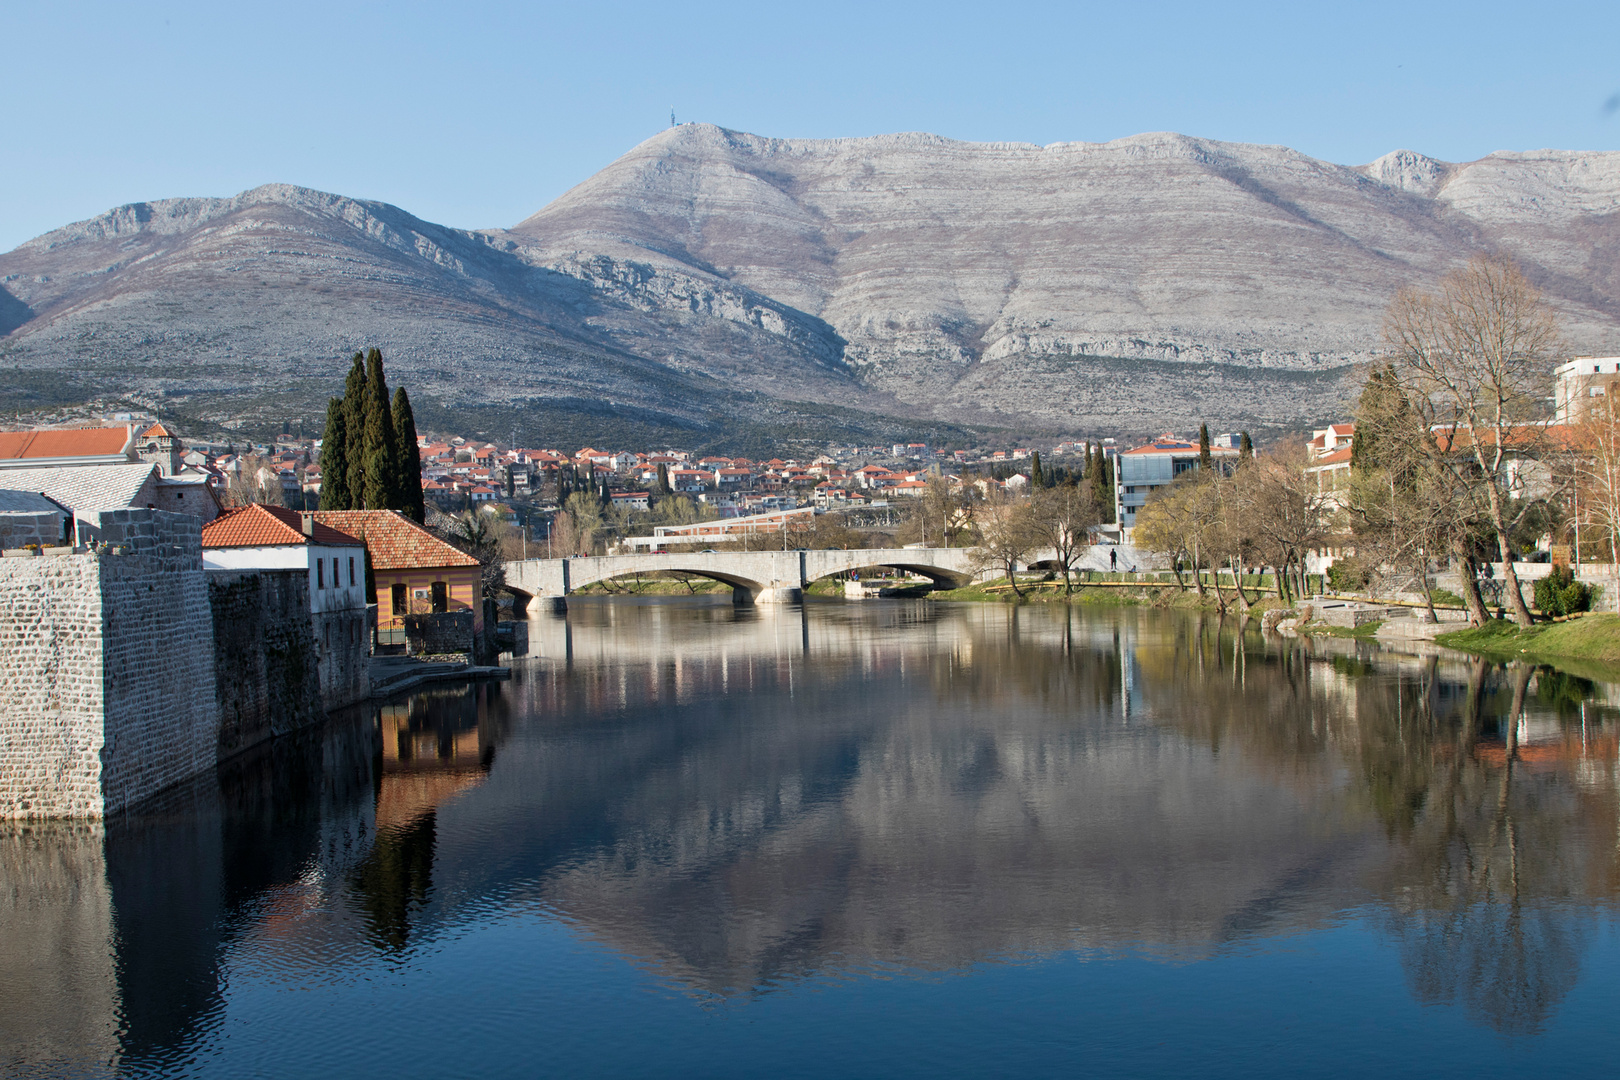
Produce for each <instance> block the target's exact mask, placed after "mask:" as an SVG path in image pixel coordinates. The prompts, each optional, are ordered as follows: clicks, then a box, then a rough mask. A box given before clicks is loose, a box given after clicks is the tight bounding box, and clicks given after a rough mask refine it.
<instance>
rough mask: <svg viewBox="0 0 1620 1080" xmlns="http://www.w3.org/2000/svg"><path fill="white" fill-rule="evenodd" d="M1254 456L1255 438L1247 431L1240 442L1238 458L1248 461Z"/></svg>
mask: <svg viewBox="0 0 1620 1080" xmlns="http://www.w3.org/2000/svg"><path fill="white" fill-rule="evenodd" d="M1252 457H1254V440H1253V439H1251V438H1249V433H1248V432H1247V431H1245V432H1244V433H1243V436H1242V438H1241V440H1240V441H1239V442H1238V460H1239V461H1248V460H1249V459H1250V458H1252Z"/></svg>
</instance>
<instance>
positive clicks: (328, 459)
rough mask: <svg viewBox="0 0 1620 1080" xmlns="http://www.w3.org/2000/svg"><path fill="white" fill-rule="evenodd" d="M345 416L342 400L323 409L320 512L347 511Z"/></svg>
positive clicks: (347, 465) (347, 457)
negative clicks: (324, 426)
mask: <svg viewBox="0 0 1620 1080" xmlns="http://www.w3.org/2000/svg"><path fill="white" fill-rule="evenodd" d="M353 505H354V504H353V501H352V500H351V498H350V496H349V414H348V410H347V409H345V408H344V405H343V399H342V398H333V399H332V400H331V401H330V402H329V403H328V404H327V406H326V431H325V433H324V434H323V435H322V436H321V509H322V510H349V509H352V507H353Z"/></svg>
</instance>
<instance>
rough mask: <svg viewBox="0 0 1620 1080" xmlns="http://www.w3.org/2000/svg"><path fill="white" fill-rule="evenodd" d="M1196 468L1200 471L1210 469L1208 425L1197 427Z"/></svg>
mask: <svg viewBox="0 0 1620 1080" xmlns="http://www.w3.org/2000/svg"><path fill="white" fill-rule="evenodd" d="M1198 467H1199V468H1200V469H1208V468H1209V467H1210V456H1209V425H1208V424H1199V425H1198Z"/></svg>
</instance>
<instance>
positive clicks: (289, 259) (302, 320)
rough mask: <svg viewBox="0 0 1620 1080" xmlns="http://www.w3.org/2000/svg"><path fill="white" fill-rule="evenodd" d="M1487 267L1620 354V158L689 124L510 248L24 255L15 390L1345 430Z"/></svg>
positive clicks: (245, 202)
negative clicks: (1402, 330) (1461, 274)
mask: <svg viewBox="0 0 1620 1080" xmlns="http://www.w3.org/2000/svg"><path fill="white" fill-rule="evenodd" d="M1491 249H1502V250H1506V251H1508V252H1510V253H1511V254H1513V255H1514V256H1515V257H1517V258H1518V259H1520V260H1521V262H1522V263H1523V264H1524V265H1525V267H1526V269H1527V270H1528V272H1529V273H1530V274H1531V276H1532V277H1533V278H1535V279H1536V280H1537V281H1538V282H1539V283H1540V284H1541V285H1542V286H1543V287H1544V288H1545V289H1546V290H1547V291H1548V293H1549V295H1550V296H1551V297H1552V298H1553V299H1554V300H1555V302H1556V303H1558V305H1559V306H1560V307H1561V308H1562V309H1563V311H1564V312H1565V315H1566V318H1567V325H1568V331H1569V337H1570V340H1571V344H1572V346H1573V347H1574V348H1575V349H1577V350H1579V351H1608V350H1611V349H1616V348H1617V347H1620V276H1617V270H1616V256H1617V254H1620V154H1614V153H1575V152H1566V151H1539V152H1534V153H1501V154H1493V155H1491V156H1490V157H1487V158H1484V159H1482V160H1480V161H1477V162H1473V163H1469V164H1463V165H1456V164H1449V163H1445V162H1438V161H1434V160H1432V159H1429V158H1425V157H1423V156H1421V155H1419V154H1415V153H1411V152H1409V151H1398V152H1396V153H1393V154H1389V155H1387V156H1385V157H1383V158H1380V159H1379V160H1378V161H1375V162H1373V163H1372V164H1370V165H1366V166H1363V167H1360V168H1350V167H1346V166H1340V165H1333V164H1329V163H1326V162H1321V161H1317V160H1315V159H1312V158H1309V157H1306V156H1304V155H1302V154H1299V153H1297V152H1295V151H1292V150H1289V149H1286V148H1283V147H1270V146H1250V145H1241V144H1231V143H1220V142H1214V141H1210V140H1201V139H1194V138H1188V137H1186V136H1181V135H1172V134H1152V135H1141V136H1135V137H1132V138H1129V139H1121V140H1117V141H1115V142H1111V143H1104V144H1090V143H1066V144H1058V145H1053V146H1048V147H1038V146H1032V145H1026V144H1005V143H996V144H973V143H959V142H952V141H950V140H946V139H941V138H937V137H935V136H930V135H893V136H882V137H876V138H866V139H836V140H780V139H766V138H761V137H757V136H752V135H746V134H741V133H737V132H732V131H727V130H724V129H721V128H717V127H712V126H709V125H700V124H691V125H683V126H681V127H678V128H673V129H670V130H669V131H666V132H663V133H661V134H660V135H658V136H656V137H655V138H652V139H649V140H648V141H647V142H645V143H643V144H642V145H640V146H638V147H636V148H635V149H634V150H632V151H631V152H630V153H628V154H626V155H625V156H624V157H623V158H621V159H619V160H618V161H616V162H614V163H613V164H611V165H609V166H608V167H607V168H605V169H604V170H602V171H601V172H600V173H598V174H597V175H596V176H594V177H592V178H591V179H590V180H588V181H586V182H585V183H583V184H581V185H579V186H578V187H576V188H574V189H573V190H571V191H569V192H568V193H566V194H565V195H563V196H562V197H561V198H559V199H557V200H556V201H555V202H553V203H552V204H551V205H549V206H547V207H545V208H544V209H543V210H541V211H540V212H539V213H537V214H535V215H534V216H533V217H531V218H529V219H528V220H526V221H524V222H522V223H521V224H519V225H517V226H515V227H514V228H512V229H510V230H501V229H492V230H476V231H468V230H458V229H449V228H445V227H442V226H438V225H433V224H430V223H428V222H423V221H420V220H418V219H416V218H413V217H411V216H410V215H409V214H407V213H405V212H404V211H402V210H399V209H397V208H394V207H391V206H387V205H384V204H378V203H369V202H361V201H357V200H353V199H348V198H344V197H341V196H335V195H327V194H323V193H320V192H314V191H309V190H307V189H301V188H294V187H288V186H284V185H270V186H267V187H262V188H257V189H254V190H253V191H249V192H246V193H244V194H242V195H239V196H237V197H236V198H234V199H177V200H166V201H163V202H154V203H141V204H135V205H132V206H127V207H122V208H119V209H118V210H114V211H112V212H110V213H108V214H105V215H103V216H101V217H99V218H96V219H93V220H91V221H87V222H81V223H79V224H76V225H71V226H68V227H66V228H63V229H59V230H57V231H55V232H52V233H49V234H46V235H45V236H42V237H39V238H38V239H36V240H33V241H30V242H28V243H26V244H24V245H22V246H21V247H19V248H17V249H16V250H14V251H12V252H9V253H7V254H5V255H0V287H3V289H4V290H5V291H4V293H3V294H0V331H5V332H7V336H6V337H5V338H4V339H0V349H3V350H5V355H4V358H3V359H0V383H6V382H8V381H9V382H10V383H12V384H14V385H13V386H12V387H11V389H12V391H13V396H16V395H17V394H23V393H30V394H34V395H36V396H37V395H45V394H50V393H54V394H57V395H70V394H71V392H74V391H75V390H76V389H80V388H96V389H106V388H112V389H116V390H118V391H121V392H133V393H136V394H144V395H147V396H155V395H164V396H165V397H166V398H169V399H180V400H182V401H190V402H193V403H194V404H195V407H196V409H197V410H198V411H206V412H211V413H214V414H218V415H223V414H225V413H229V412H232V411H236V412H243V411H246V412H259V413H262V414H264V415H266V416H278V415H298V410H300V409H308V408H309V407H310V405H311V403H312V402H313V403H315V404H319V402H320V401H322V400H324V396H325V395H326V394H328V393H330V392H332V391H333V388H334V387H335V386H336V381H337V372H338V368H337V365H335V364H334V362H333V361H334V359H335V358H337V357H339V356H341V355H342V354H343V353H344V352H345V351H346V350H349V349H352V348H356V347H360V346H362V345H370V344H378V345H381V346H382V347H383V348H384V350H385V352H386V353H387V355H388V356H389V357H390V358H391V361H392V363H393V365H394V370H395V372H396V373H397V376H396V377H397V378H399V379H400V380H401V381H404V382H406V383H407V384H408V385H411V386H412V387H413V391H414V392H416V393H417V394H418V396H421V397H425V398H426V399H428V401H429V402H430V403H436V404H437V405H439V406H442V407H445V408H451V409H466V408H483V409H492V410H495V412H499V413H500V415H501V416H502V417H505V416H507V415H511V416H514V417H523V416H531V417H541V418H545V419H546V420H547V422H551V423H556V422H559V418H562V417H565V416H569V415H576V414H579V413H581V412H583V413H585V414H587V415H590V416H597V417H618V418H621V419H624V420H627V421H631V422H634V423H640V424H644V425H651V426H652V427H655V428H670V429H682V428H685V429H688V430H696V431H707V432H709V433H711V434H714V433H721V432H724V431H725V430H727V429H728V428H729V427H732V426H735V425H736V424H738V423H742V422H757V423H761V424H765V425H767V426H769V425H771V424H773V423H777V422H781V423H790V422H791V423H798V424H801V426H803V425H808V426H810V427H814V426H816V425H817V424H825V423H836V424H844V425H846V426H848V427H849V428H850V430H852V431H854V430H867V429H871V428H873V427H874V426H877V427H881V426H882V425H883V423H884V421H881V420H880V419H879V418H878V416H879V415H887V416H893V417H903V418H911V420H912V421H913V422H914V423H922V422H929V421H937V422H972V423H988V424H995V425H1000V426H1011V427H1014V428H1016V429H1019V430H1032V429H1037V428H1048V429H1053V430H1063V431H1072V432H1086V431H1098V430H1125V431H1147V430H1159V429H1163V428H1167V427H1172V428H1173V427H1181V428H1185V427H1187V426H1189V425H1190V424H1192V423H1195V422H1196V421H1197V420H1199V419H1209V420H1210V421H1211V422H1213V423H1214V424H1216V425H1217V426H1220V427H1226V426H1239V425H1247V426H1250V427H1254V428H1258V429H1268V428H1271V429H1274V428H1279V427H1287V426H1291V425H1299V424H1305V423H1310V422H1313V421H1317V420H1320V419H1323V418H1326V417H1328V416H1332V415H1335V414H1336V412H1337V411H1338V410H1339V409H1340V408H1341V407H1342V405H1343V395H1344V391H1345V389H1346V379H1345V377H1346V373H1347V371H1348V368H1347V365H1349V364H1352V363H1354V362H1356V361H1359V360H1364V359H1366V358H1368V357H1370V356H1371V355H1373V353H1374V352H1375V351H1376V349H1377V347H1378V328H1379V323H1380V320H1381V318H1382V315H1383V311H1384V309H1385V307H1386V305H1387V304H1388V302H1389V299H1390V297H1391V296H1393V295H1394V293H1395V292H1396V290H1398V289H1399V288H1400V287H1402V286H1403V285H1408V284H1419V285H1421V284H1427V283H1430V282H1432V281H1433V280H1434V279H1435V278H1436V277H1437V276H1438V275H1439V274H1441V273H1443V272H1444V271H1445V270H1446V269H1447V268H1449V267H1451V266H1453V265H1455V264H1456V263H1457V262H1458V261H1460V260H1462V259H1465V258H1466V257H1468V256H1469V255H1470V254H1472V253H1474V252H1476V251H1482V250H1491ZM5 369H10V370H9V371H6V370H5ZM64 376H65V378H64ZM418 388H419V389H418ZM0 390H3V387H0ZM795 402H797V403H813V404H811V405H803V404H784V403H795ZM503 409H504V410H506V411H505V412H501V410H503ZM847 410H856V411H854V412H850V411H847ZM874 414H876V415H874ZM491 415H492V416H494V415H495V413H491ZM834 417H836V418H838V419H836V420H834V419H833V418H834ZM491 422H492V423H495V422H496V421H495V420H492V421H491ZM501 422H502V423H504V421H501ZM498 430H504V426H503V427H500V428H498Z"/></svg>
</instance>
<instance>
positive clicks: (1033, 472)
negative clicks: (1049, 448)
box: [1029, 450, 1046, 488]
mask: <svg viewBox="0 0 1620 1080" xmlns="http://www.w3.org/2000/svg"><path fill="white" fill-rule="evenodd" d="M1030 457H1031V459H1030V465H1029V486H1030V487H1031V488H1043V487H1045V486H1046V477H1045V476H1042V475H1041V452H1040V451H1039V450H1037V451H1035V453H1034V454H1032V455H1031V456H1030Z"/></svg>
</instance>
